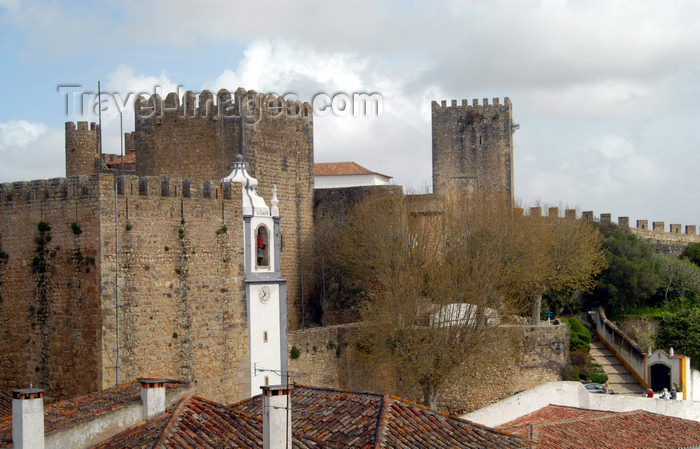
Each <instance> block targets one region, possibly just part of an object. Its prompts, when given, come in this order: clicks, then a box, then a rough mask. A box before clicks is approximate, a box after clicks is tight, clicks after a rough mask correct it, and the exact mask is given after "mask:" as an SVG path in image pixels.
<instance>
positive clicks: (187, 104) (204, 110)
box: [134, 88, 313, 123]
mask: <svg viewBox="0 0 700 449" xmlns="http://www.w3.org/2000/svg"><path fill="white" fill-rule="evenodd" d="M134 110H135V114H136V120H137V121H138V120H142V121H148V120H155V121H156V122H158V121H159V120H160V119H161V118H162V117H165V116H167V117H170V118H174V119H192V118H209V119H218V117H219V116H223V117H225V118H240V117H243V118H244V119H245V121H246V123H251V122H252V123H255V122H257V121H258V120H260V119H262V118H263V117H282V116H284V117H290V118H303V119H307V120H311V119H312V117H313V109H312V107H311V105H310V104H309V103H308V102H301V101H293V100H286V99H284V98H283V97H279V96H277V95H275V94H264V93H258V92H256V91H254V90H248V91H246V90H245V89H243V88H238V89H237V90H236V91H235V92H234V93H233V94H231V92H229V91H228V90H226V89H221V90H219V91H218V92H217V93H216V95H214V94H213V93H212V92H211V91H209V90H204V91H202V92H200V93H199V95H195V94H194V93H193V92H192V91H187V92H185V93H184V95H183V96H182V98H180V97H179V96H178V94H177V93H176V92H170V93H168V94H167V95H166V96H165V99H163V98H162V97H161V96H160V95H159V94H154V95H151V96H150V97H148V98H145V97H143V96H140V97H138V98H137V99H136V101H135V103H134Z"/></svg>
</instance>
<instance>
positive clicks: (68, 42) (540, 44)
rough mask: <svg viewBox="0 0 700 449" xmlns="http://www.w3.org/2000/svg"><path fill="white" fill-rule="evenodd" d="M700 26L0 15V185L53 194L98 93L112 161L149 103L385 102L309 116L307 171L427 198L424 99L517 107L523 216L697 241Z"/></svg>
mask: <svg viewBox="0 0 700 449" xmlns="http://www.w3.org/2000/svg"><path fill="white" fill-rule="evenodd" d="M699 19H700V2H695V1H673V2H641V1H636V2H631V1H616V0H604V1H598V0H585V1H583V0H581V1H562V0H553V1H536V0H521V1H498V0H488V1H487V0H474V1H456V0H455V1H450V0H437V1H430V2H428V1H425V2H421V1H412V0H386V1H377V0H357V1H353V2H330V1H322V0H295V1H293V2H289V1H279V2H273V1H267V0H258V1H256V2H250V1H246V2H238V1H231V0H211V1H198V2H194V1H189V0H168V1H165V0H138V1H136V0H106V1H102V2H99V1H89V2H88V1H70V2H68V1H60V0H55V1H49V0H43V1H32V0H28V1H24V0H0V83H1V84H0V85H1V86H2V88H3V91H2V95H1V97H0V182H13V181H19V180H25V181H28V180H33V179H45V178H53V177H61V176H64V175H65V160H64V158H65V156H64V154H65V153H64V151H65V150H64V148H65V147H64V127H65V125H64V123H65V122H67V121H85V120H87V121H97V117H96V115H95V114H94V106H95V103H94V100H93V98H94V95H91V94H90V92H96V91H97V82H98V81H100V87H101V91H102V92H106V93H107V94H108V96H107V98H111V99H112V100H111V101H108V102H107V103H105V104H104V106H103V107H106V109H107V110H105V111H104V112H103V115H102V122H103V148H104V151H105V152H107V153H119V151H120V145H121V144H120V117H119V112H118V111H119V110H120V109H123V112H122V116H123V119H122V123H123V130H124V132H128V131H133V129H134V118H133V108H132V107H131V106H130V102H133V98H135V96H136V94H137V93H141V92H144V93H148V94H150V93H152V92H154V91H156V92H158V93H160V94H161V95H163V96H164V95H165V94H166V93H168V92H171V91H175V90H177V89H179V92H180V93H181V94H182V93H184V92H185V90H192V91H195V92H199V91H202V90H203V89H210V90H212V91H218V90H219V89H221V88H226V89H228V90H230V91H233V90H235V89H236V88H238V87H244V88H245V89H254V90H256V91H259V92H270V93H276V94H279V95H286V96H287V97H288V98H299V99H301V100H303V101H309V102H311V101H312V100H313V99H314V98H316V97H317V96H318V95H319V94H325V95H328V97H329V98H334V97H336V96H340V98H342V96H343V95H350V96H351V95H353V94H355V93H374V94H379V95H380V96H381V99H382V106H383V107H382V111H381V115H377V114H370V115H363V114H358V115H357V116H355V115H354V114H349V115H348V114H345V115H343V114H342V113H341V112H339V111H335V112H336V114H333V113H331V114H326V115H323V116H321V115H315V116H314V149H315V161H316V162H334V161H355V162H357V163H358V164H360V165H362V166H364V167H366V168H368V169H370V170H373V171H376V172H379V173H383V174H386V175H389V176H392V177H393V182H394V183H395V184H399V185H402V186H404V188H405V189H406V190H408V191H412V192H416V191H418V192H422V191H426V189H427V188H429V186H430V185H431V184H432V181H431V174H432V167H431V124H430V104H431V101H432V100H436V101H440V100H447V101H448V103H449V101H450V100H452V99H456V100H461V99H469V100H470V101H471V99H473V98H478V99H479V101H480V102H481V101H482V100H481V99H482V98H489V99H492V98H500V99H501V100H502V99H503V97H509V98H510V100H511V102H512V104H513V120H514V122H515V123H517V124H519V125H520V128H519V129H518V130H517V131H516V132H515V134H514V145H515V148H514V173H515V175H514V177H515V195H516V198H517V199H518V200H519V201H520V202H521V203H522V204H523V205H524V206H527V207H529V206H533V205H538V204H544V205H552V206H560V207H561V208H562V209H563V208H564V207H574V208H579V209H580V210H593V211H595V214H596V216H598V215H599V214H600V213H611V214H612V215H613V220H616V219H617V217H619V216H627V217H629V218H630V223H631V224H634V223H636V220H637V219H648V220H649V221H650V222H651V221H664V222H666V230H668V227H669V224H670V223H681V224H685V225H688V224H691V225H692V224H695V225H700V207H698V205H700V189H699V187H698V186H699V183H698V176H697V173H698V170H699V169H700V164H699V162H698V155H697V151H698V149H699V148H700V145H699V143H700V135H699V134H698V133H697V132H696V129H697V128H698V124H699V123H700V101H698V100H700V27H698V26H697V22H698V20H699ZM65 86H73V87H65ZM83 94H84V95H83ZM76 98H83V99H84V101H83V104H84V110H83V111H82V112H81V110H80V107H79V104H80V102H79V101H77V100H76ZM115 100H116V101H115ZM460 102H461V101H460ZM67 103H68V108H67ZM117 103H119V104H125V106H123V107H122V106H119V105H118V104H117ZM67 109H68V110H67ZM348 112H349V111H348ZM352 112H355V111H352ZM280 206H282V205H280Z"/></svg>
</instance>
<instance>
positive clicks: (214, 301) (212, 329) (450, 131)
mask: <svg viewBox="0 0 700 449" xmlns="http://www.w3.org/2000/svg"><path fill="white" fill-rule="evenodd" d="M135 111H136V114H135V131H134V132H133V133H130V134H127V135H126V142H127V149H132V148H133V149H135V153H134V155H135V161H134V162H133V164H132V165H133V166H132V167H126V165H123V167H124V168H125V169H126V174H125V175H124V176H121V174H120V173H121V171H120V170H119V169H110V168H109V167H108V165H107V164H109V163H110V162H113V161H114V160H115V159H116V156H110V155H103V154H101V151H100V140H99V127H98V126H96V125H94V124H92V125H90V126H88V124H87V123H84V122H81V123H77V125H76V124H75V123H66V147H65V149H66V178H60V179H49V180H38V181H30V182H15V183H11V184H0V351H1V352H2V354H3V357H2V358H1V359H0V388H1V389H3V390H10V389H12V388H18V387H26V386H27V385H28V384H29V383H30V382H31V383H33V385H34V386H37V387H40V388H42V389H45V390H47V392H48V393H49V395H50V396H51V397H52V398H56V399H59V398H66V397H71V396H75V395H78V394H84V393H88V392H90V391H94V390H98V389H103V388H106V387H109V386H112V385H114V384H115V383H117V382H118V381H119V382H124V381H128V380H132V379H134V378H136V377H138V376H142V375H148V376H158V377H165V378H178V379H183V380H189V381H191V382H192V383H193V385H194V386H195V388H196V390H197V394H200V395H202V396H205V397H210V398H213V399H216V400H219V401H221V402H226V403H230V402H234V401H236V400H239V399H241V398H244V397H248V396H249V395H250V394H251V392H254V391H256V388H258V386H259V384H261V383H263V382H267V381H270V379H265V376H273V380H274V373H275V372H276V373H277V376H279V370H280V369H283V368H284V367H285V366H286V365H285V360H286V356H285V354H286V346H285V345H286V343H285V340H284V338H285V336H284V329H285V326H288V327H289V328H290V329H295V328H297V327H299V323H300V321H301V319H302V311H303V308H304V304H305V303H306V302H308V301H309V300H310V299H309V291H308V288H307V289H306V290H305V289H304V284H303V279H304V276H308V275H309V274H308V273H307V271H308V266H309V265H306V266H307V269H306V270H305V269H303V267H304V260H305V259H306V258H308V257H310V255H311V252H312V246H313V231H314V214H315V213H317V212H318V211H324V210H327V209H333V208H336V207H337V204H335V202H337V201H340V200H342V201H346V202H350V203H351V202H352V201H355V200H356V199H357V197H353V196H352V195H351V194H348V193H347V190H343V189H338V191H337V192H335V193H334V192H328V191H326V192H322V193H321V194H317V195H316V199H314V185H313V165H314V150H313V114H312V110H311V106H310V105H309V104H308V103H299V102H290V101H285V100H284V99H283V98H279V97H276V96H274V95H265V94H260V93H257V92H254V91H245V90H243V89H238V90H237V91H236V92H234V93H233V94H231V93H229V92H228V91H226V90H221V91H219V92H218V93H217V94H216V95H214V94H212V93H211V92H209V91H204V92H202V93H200V94H199V96H198V97H196V96H195V95H194V94H193V93H192V92H187V93H185V95H184V97H183V98H182V99H180V98H178V96H177V95H176V94H173V93H171V94H169V95H167V96H166V98H165V99H164V100H163V99H162V98H161V97H160V96H158V95H154V96H152V97H150V98H148V99H146V98H139V99H137V101H136V103H135ZM432 128H433V148H432V151H433V176H434V192H435V193H436V194H440V192H444V191H448V190H453V189H462V190H466V191H467V192H474V191H478V190H493V191H497V192H503V193H505V194H507V195H508V196H509V197H510V198H512V197H513V139H512V134H513V129H514V125H513V122H512V107H511V103H510V100H509V99H508V98H505V99H504V102H503V104H501V103H500V101H499V100H498V99H494V100H493V102H492V104H489V101H488V99H484V100H483V102H482V104H481V105H479V104H478V102H477V101H476V100H474V101H473V102H472V104H471V105H469V104H467V103H466V102H462V104H461V105H457V103H456V102H454V101H453V102H452V104H451V106H448V105H447V104H446V102H442V103H441V104H438V103H435V102H433V104H432ZM238 154H240V155H241V156H242V158H243V160H244V161H245V164H246V167H247V170H248V172H249V173H250V176H251V177H252V178H256V179H257V181H258V182H259V184H256V185H255V186H254V188H253V187H251V186H247V184H246V182H247V181H246V179H248V178H246V177H245V176H244V177H243V178H237V177H235V176H234V177H231V178H228V179H224V178H225V177H226V175H227V174H229V173H231V171H232V169H235V170H234V172H236V170H239V172H240V170H241V165H240V164H242V162H241V161H236V156H237V155H238ZM121 162H124V161H121ZM120 165H122V164H120ZM222 180H223V181H222ZM275 185H276V190H275V191H274V192H273V186H275ZM246 186H247V187H246ZM239 189H242V191H243V196H241V194H240V193H238V192H239ZM246 189H248V190H246ZM250 189H252V190H250ZM363 189H364V190H363V191H366V192H370V191H373V190H372V189H373V188H363ZM377 189H380V190H381V189H384V190H387V191H392V192H394V193H397V192H396V190H397V189H398V190H399V192H398V193H400V188H399V187H398V186H379V187H377ZM246 192H248V194H250V195H252V194H253V193H255V195H258V194H259V195H260V197H261V198H265V199H267V200H268V201H273V199H274V204H272V207H269V208H268V209H265V208H267V207H268V206H267V205H266V204H265V203H264V200H261V201H263V203H259V204H258V206H255V205H250V204H249V205H248V206H246V202H245V201H246V198H249V197H246V196H245V195H247V194H246ZM251 192H253V193H251ZM331 202H333V203H334V204H331ZM277 204H279V207H278V208H277ZM266 210H267V212H265V211H266ZM275 210H277V211H276V212H275ZM256 217H257V218H256ZM263 222H265V223H266V224H265V226H264V229H263V228H260V224H261V223H263ZM261 229H263V230H262V231H261ZM258 238H259V239H260V242H262V244H263V248H265V247H267V248H268V250H267V251H268V252H266V253H264V254H262V256H260V257H262V258H261V259H258V255H257V254H256V251H257V248H258V247H256V246H255V244H254V243H253V242H256V243H257V242H258ZM268 245H269V246H268ZM253 254H255V256H253ZM283 280H284V281H283ZM268 284H269V285H268ZM263 287H267V288H263ZM270 294H272V295H273V296H275V295H278V296H277V297H278V298H279V300H280V301H281V303H280V304H279V309H278V310H277V311H275V312H274V313H270V312H269V311H268V312H264V311H263V312H261V309H260V306H259V304H266V303H267V301H268V299H269V297H270V296H269V295H270ZM285 295H286V301H285V300H284V299H283V298H284V297H285ZM256 301H257V302H256ZM285 317H286V320H285V319H284V318H285ZM278 319H279V320H281V322H280V323H279V326H277V324H276V323H277V320H278ZM266 326H269V327H266ZM273 327H275V328H276V329H281V330H282V331H281V333H277V334H275V332H274V331H272V328H273ZM265 343H269V347H267V348H268V349H269V350H268V349H264V348H266V347H265V346H261V345H264V344H265ZM273 346H276V347H277V349H274V348H273ZM261 348H263V349H261ZM265 351H267V352H266V354H267V355H266V356H265V357H267V358H266V359H264V360H266V361H260V362H258V361H257V360H258V359H257V357H258V353H260V352H265ZM268 353H269V354H268ZM270 358H272V359H275V358H277V360H278V361H279V363H278V366H272V365H275V364H274V363H271V362H269V360H270ZM275 369H276V371H275ZM117 373H118V374H117ZM117 375H118V376H119V377H118V378H117Z"/></svg>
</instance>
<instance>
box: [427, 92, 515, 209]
mask: <svg viewBox="0 0 700 449" xmlns="http://www.w3.org/2000/svg"><path fill="white" fill-rule="evenodd" d="M503 103H504V104H500V102H499V99H498V98H494V99H493V104H492V105H489V101H488V98H484V100H483V102H482V104H481V105H479V103H478V101H477V100H476V99H475V100H473V101H472V105H469V104H468V103H467V100H462V104H461V105H459V106H458V105H457V101H456V100H452V103H451V105H450V106H448V105H447V102H446V101H442V102H441V103H440V104H438V103H437V102H435V101H433V102H432V137H433V144H432V146H433V193H436V194H438V195H440V194H443V193H446V192H449V191H451V190H458V191H465V192H467V193H468V194H472V193H474V192H478V191H487V190H488V191H492V192H504V193H506V194H507V195H508V196H509V197H510V198H513V118H512V107H511V103H510V100H509V99H508V98H507V97H506V98H505V99H504V102H503Z"/></svg>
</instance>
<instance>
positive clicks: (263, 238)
mask: <svg viewBox="0 0 700 449" xmlns="http://www.w3.org/2000/svg"><path fill="white" fill-rule="evenodd" d="M269 243H270V239H269V237H268V232H267V228H266V227H265V226H264V225H260V226H259V227H258V231H257V232H256V236H255V252H256V258H255V264H256V266H257V267H269V266H270V249H269V246H270V245H269Z"/></svg>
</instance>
